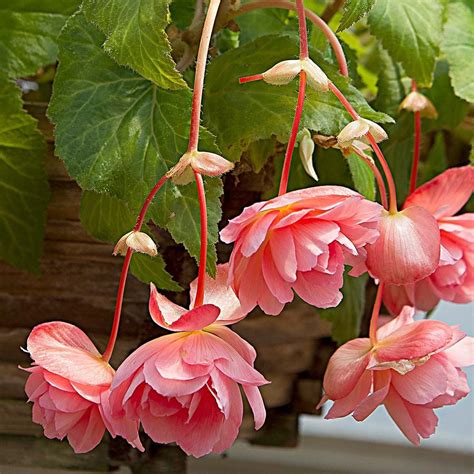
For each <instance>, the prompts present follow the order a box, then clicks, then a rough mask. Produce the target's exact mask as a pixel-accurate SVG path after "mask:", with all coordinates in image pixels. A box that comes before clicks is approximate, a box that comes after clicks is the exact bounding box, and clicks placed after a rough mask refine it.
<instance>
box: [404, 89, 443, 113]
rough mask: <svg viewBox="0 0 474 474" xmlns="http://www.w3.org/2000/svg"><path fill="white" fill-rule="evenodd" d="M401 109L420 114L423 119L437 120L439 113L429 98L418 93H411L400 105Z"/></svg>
mask: <svg viewBox="0 0 474 474" xmlns="http://www.w3.org/2000/svg"><path fill="white" fill-rule="evenodd" d="M400 109H403V110H408V111H409V112H420V115H421V116H422V117H426V118H431V119H436V118H437V117H438V112H436V109H435V106H434V105H433V103H432V102H431V100H430V99H428V97H426V96H425V95H423V94H421V93H420V92H418V91H412V92H410V93H409V94H408V95H407V96H406V97H405V98H404V99H403V100H402V103H401V104H400Z"/></svg>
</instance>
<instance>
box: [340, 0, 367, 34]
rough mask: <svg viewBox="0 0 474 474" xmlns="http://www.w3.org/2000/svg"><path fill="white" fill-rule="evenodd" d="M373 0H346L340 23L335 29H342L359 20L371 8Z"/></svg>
mask: <svg viewBox="0 0 474 474" xmlns="http://www.w3.org/2000/svg"><path fill="white" fill-rule="evenodd" d="M374 3H375V0H346V2H345V3H344V11H343V15H342V18H341V23H340V25H339V27H338V28H337V31H342V30H345V29H347V28H349V27H350V26H352V25H353V24H354V23H355V22H356V21H359V20H360V19H361V18H362V17H363V16H364V15H367V13H368V12H369V11H370V10H371V9H372V7H373V6H374Z"/></svg>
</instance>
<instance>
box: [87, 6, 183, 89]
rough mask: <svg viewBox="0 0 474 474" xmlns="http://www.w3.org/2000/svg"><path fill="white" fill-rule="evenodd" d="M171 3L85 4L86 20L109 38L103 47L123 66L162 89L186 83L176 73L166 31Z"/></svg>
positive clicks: (173, 87)
mask: <svg viewBox="0 0 474 474" xmlns="http://www.w3.org/2000/svg"><path fill="white" fill-rule="evenodd" d="M169 3H170V0H85V1H84V3H83V9H84V13H85V15H86V17H87V18H88V19H89V20H90V21H92V22H93V23H94V24H96V25H97V26H98V27H99V28H100V29H101V30H102V32H103V33H104V34H105V35H107V40H106V41H105V43H104V45H103V47H104V48H105V50H106V51H107V52H108V53H109V54H110V55H111V56H112V57H113V58H114V59H115V60H116V61H117V62H118V63H119V64H121V65H123V66H130V67H131V68H132V69H134V70H135V71H137V72H138V73H139V74H141V75H142V76H143V77H145V78H146V79H149V80H150V81H153V82H154V83H155V84H157V85H158V86H160V87H163V88H167V89H180V88H183V87H186V83H185V82H184V80H183V78H182V77H181V75H180V74H179V72H178V71H177V70H176V69H175V63H174V61H173V59H172V57H171V45H170V43H169V41H168V37H167V35H166V32H165V29H166V27H167V26H168V24H169V22H170V20H171V17H170V12H169Z"/></svg>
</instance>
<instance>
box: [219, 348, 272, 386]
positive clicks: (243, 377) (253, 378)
mask: <svg viewBox="0 0 474 474" xmlns="http://www.w3.org/2000/svg"><path fill="white" fill-rule="evenodd" d="M215 366H216V368H217V369H219V370H220V371H221V372H222V373H223V374H225V375H227V377H230V378H231V379H233V380H235V381H236V382H239V383H240V384H242V385H255V386H260V385H266V384H267V383H270V382H268V380H266V379H265V378H264V377H263V375H262V374H261V373H260V372H258V371H257V370H256V369H254V368H253V367H252V366H251V365H249V364H247V362H245V360H244V359H242V357H241V356H240V355H239V354H238V353H237V352H235V354H234V358H233V360H232V361H230V360H227V359H218V360H216V361H215Z"/></svg>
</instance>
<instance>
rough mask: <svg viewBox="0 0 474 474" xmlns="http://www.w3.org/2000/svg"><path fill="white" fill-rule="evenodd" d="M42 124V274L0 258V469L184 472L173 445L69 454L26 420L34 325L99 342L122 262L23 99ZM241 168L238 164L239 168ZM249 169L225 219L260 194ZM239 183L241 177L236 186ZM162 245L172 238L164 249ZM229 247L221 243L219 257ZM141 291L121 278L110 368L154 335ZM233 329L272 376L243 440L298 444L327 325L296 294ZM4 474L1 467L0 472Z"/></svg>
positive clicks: (184, 272) (316, 391) (316, 387)
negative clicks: (88, 222) (71, 327)
mask: <svg viewBox="0 0 474 474" xmlns="http://www.w3.org/2000/svg"><path fill="white" fill-rule="evenodd" d="M29 112H30V113H32V115H34V116H36V117H37V118H38V119H39V121H40V129H41V130H42V131H43V132H44V134H45V136H46V138H47V141H48V144H49V152H48V157H47V167H48V173H49V177H50V185H51V192H52V198H51V202H50V205H49V210H48V223H47V231H46V240H45V248H44V256H43V259H42V265H41V276H40V277H35V276H32V275H29V274H27V273H24V272H22V271H19V270H17V269H14V268H12V267H10V266H8V265H7V264H4V263H0V379H1V381H0V382H1V383H0V472H3V470H2V465H11V466H16V467H18V466H20V467H22V468H24V469H25V470H24V471H23V472H28V473H34V472H35V469H36V468H40V467H42V468H50V469H52V468H61V469H65V470H69V469H71V470H77V469H82V470H86V471H94V472H95V471H107V470H109V469H110V467H111V466H117V465H120V464H128V465H129V466H130V467H131V468H132V470H133V472H184V470H185V459H184V456H183V455H182V453H181V452H180V450H179V449H178V448H176V447H173V446H171V447H161V446H156V447H153V448H151V447H150V448H149V449H148V450H147V453H145V454H144V455H141V454H140V453H138V452H137V451H134V450H130V449H129V448H128V445H126V443H124V442H123V441H121V440H115V441H113V442H110V440H109V439H105V440H104V441H103V442H102V444H101V445H100V446H99V447H97V448H96V449H95V450H93V451H92V452H91V453H88V454H85V455H74V453H73V452H72V450H71V448H70V447H69V445H68V444H67V443H66V442H58V441H53V440H47V439H46V438H44V437H43V436H42V429H41V427H40V426H38V425H35V424H33V423H32V421H31V406H30V405H28V404H26V403H25V394H24V391H23V386H24V382H25V379H26V374H25V373H24V372H22V371H20V370H19V369H18V368H17V366H18V365H19V364H21V365H23V366H27V365H28V364H29V357H28V355H27V354H25V353H24V352H22V351H21V350H20V346H24V345H25V341H26V337H27V335H28V333H29V331H30V330H31V328H32V327H33V326H34V325H36V324H38V323H41V322H44V321H51V320H58V319H60V320H64V321H68V322H71V323H73V324H76V325H77V326H79V327H81V328H82V329H83V330H85V331H86V332H87V333H88V334H89V335H90V336H91V338H92V339H93V340H94V342H95V343H96V344H97V346H98V347H99V349H100V348H102V349H103V348H104V347H105V344H106V341H107V335H108V331H109V329H110V326H111V323H112V317H113V308H114V302H115V292H116V289H117V284H118V280H119V274H120V270H121V264H122V259H121V258H117V257H113V256H112V246H111V245H108V244H104V243H101V242H98V241H96V240H95V239H93V238H91V237H90V236H89V235H88V234H87V233H86V232H85V231H84V229H83V228H82V226H81V223H80V221H79V203H80V196H81V191H80V189H79V187H78V186H77V185H76V183H75V182H74V181H73V180H72V179H71V178H70V177H69V176H68V175H67V173H66V171H65V169H64V167H63V165H62V162H61V161H60V160H59V159H58V158H56V157H54V154H53V134H52V128H51V125H50V124H49V123H48V122H47V120H46V118H45V114H44V107H43V106H41V105H31V106H29ZM241 171H243V169H241ZM255 176H256V175H254V174H251V173H245V172H243V173H242V174H240V175H239V179H238V180H237V179H235V178H230V179H228V180H227V182H226V200H225V202H224V220H226V218H228V217H229V216H234V215H236V214H237V213H238V212H240V210H241V209H242V207H243V206H244V205H248V204H250V203H251V202H253V201H255V200H257V199H258V198H259V193H260V192H261V189H262V188H261V185H262V183H259V182H258V181H259V179H264V178H261V177H260V178H256V177H255ZM237 181H238V184H237ZM157 238H158V239H159V240H160V249H163V245H165V247H164V251H165V258H166V256H167V254H168V253H169V252H171V253H180V254H181V253H182V248H181V247H179V246H176V245H175V244H173V243H172V242H171V241H170V240H169V238H167V236H166V235H165V234H164V233H160V235H158V236H157ZM166 245H169V247H168V248H167V247H166ZM228 252H229V248H228V247H225V246H220V247H219V254H220V257H223V258H224V259H225V258H226V254H228ZM185 260H186V261H185V262H184V264H183V263H182V264H181V266H180V267H179V268H178V269H176V268H173V269H171V270H172V273H174V276H175V277H176V278H177V280H178V281H181V282H184V283H188V282H189V281H190V279H191V278H194V275H195V266H194V264H193V263H192V261H191V260H190V259H187V258H186V259H185ZM147 306H148V288H147V286H146V285H144V284H142V283H140V282H139V281H138V280H136V279H135V278H133V277H130V278H129V280H128V283H127V289H126V294H125V301H124V310H123V323H122V326H121V330H120V339H119V343H118V346H117V350H116V352H115V353H114V357H113V359H112V365H113V366H115V367H117V366H118V365H119V364H120V362H121V361H122V360H123V359H124V358H125V357H126V355H127V354H128V353H130V351H132V350H134V349H135V348H136V347H137V346H138V345H139V344H140V343H141V342H144V341H145V340H148V339H150V338H151V337H154V334H160V331H159V330H157V329H156V328H155V326H154V325H153V324H152V322H151V319H150V318H149V316H148V311H147ZM234 329H235V331H236V332H238V333H239V334H240V335H242V337H244V338H245V339H246V340H247V341H249V342H250V343H251V344H253V345H254V346H255V348H256V349H257V353H258V358H257V363H256V366H257V368H258V369H259V370H261V371H262V372H263V374H264V375H265V377H266V378H267V379H269V380H271V381H272V384H271V385H268V386H266V387H264V388H263V390H262V392H263V396H264V399H265V404H266V406H267V409H268V421H267V423H266V426H265V427H264V428H263V429H262V430H261V431H260V432H257V433H256V432H254V431H253V426H252V424H253V423H252V420H251V417H250V416H249V415H248V412H247V414H246V416H245V419H244V423H243V425H242V430H241V437H242V438H245V439H248V440H249V441H250V442H253V443H258V444H266V445H273V446H294V445H296V443H297V435H298V432H297V431H298V429H297V426H298V424H297V418H298V415H299V414H300V413H315V411H314V410H315V409H314V407H315V404H316V403H317V401H318V399H319V397H320V393H321V383H320V380H321V376H322V371H323V370H324V367H325V365H326V361H327V358H328V356H329V354H330V352H331V351H332V346H331V345H328V344H321V339H322V338H327V336H328V335H329V332H330V325H329V324H328V323H327V322H325V321H322V320H320V319H319V317H318V315H317V313H316V311H315V309H314V308H312V307H310V306H308V305H306V304H304V303H302V302H301V301H295V302H294V303H293V304H291V305H288V306H287V307H286V309H285V311H284V312H283V313H282V314H281V315H280V316H278V317H271V316H265V315H263V314H262V313H261V312H260V311H258V310H256V311H254V312H253V313H252V314H251V315H250V316H249V317H247V318H246V319H245V320H244V321H242V322H240V323H239V324H238V325H236V326H235V328H234ZM5 472H6V471H5Z"/></svg>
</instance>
